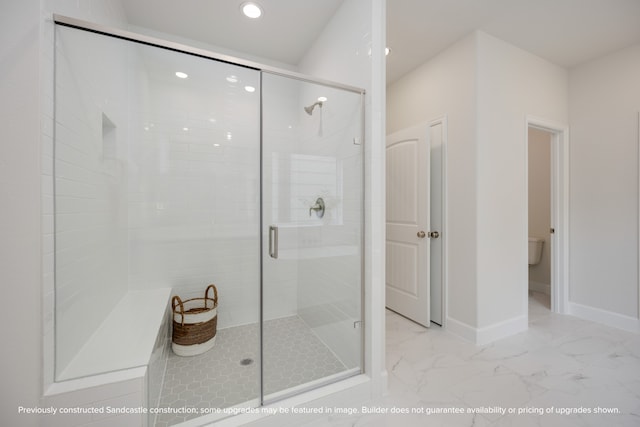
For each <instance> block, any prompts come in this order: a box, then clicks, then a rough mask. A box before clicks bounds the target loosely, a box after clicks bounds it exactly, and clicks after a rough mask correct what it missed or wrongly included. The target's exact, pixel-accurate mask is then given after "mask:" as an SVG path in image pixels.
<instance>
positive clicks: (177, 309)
mask: <svg viewBox="0 0 640 427" xmlns="http://www.w3.org/2000/svg"><path fill="white" fill-rule="evenodd" d="M211 289H213V298H210V297H209V291H210V290H211ZM217 308H218V289H216V286H215V285H209V286H207V289H206V290H205V291H204V298H190V299H188V300H184V301H182V300H181V299H180V297H179V296H177V295H176V296H174V297H173V298H172V299H171V310H172V312H173V337H172V343H171V348H172V349H173V352H174V353H175V354H177V355H178V356H195V355H197V354H202V353H204V352H205V351H208V350H210V349H211V348H212V347H213V345H214V344H215V340H216V328H217V325H218V310H217Z"/></svg>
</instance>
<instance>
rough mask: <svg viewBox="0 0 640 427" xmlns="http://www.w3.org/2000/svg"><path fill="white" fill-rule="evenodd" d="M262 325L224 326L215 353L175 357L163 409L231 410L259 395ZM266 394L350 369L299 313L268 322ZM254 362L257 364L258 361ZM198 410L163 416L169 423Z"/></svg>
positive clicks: (161, 426)
mask: <svg viewBox="0 0 640 427" xmlns="http://www.w3.org/2000/svg"><path fill="white" fill-rule="evenodd" d="M258 334H259V327H258V324H251V325H244V326H236V327H233V328H227V329H221V330H219V331H218V333H217V337H216V344H215V346H214V347H213V349H211V350H210V351H208V352H206V353H204V354H201V355H198V356H193V357H179V356H176V355H175V354H171V355H170V356H169V360H168V362H167V368H166V373H165V379H164V384H163V387H162V393H161V396H160V406H161V407H188V408H227V407H230V406H233V405H237V404H239V403H243V402H246V401H249V400H252V399H256V398H258V397H259V392H260V386H259V383H258V381H259V377H258V376H259V369H260V367H259V365H260V364H259V360H260V359H259V353H258V351H259V349H258V338H259V336H258ZM264 342H265V344H264V345H265V346H264V358H265V360H264V392H265V395H268V394H270V393H275V392H278V391H281V390H285V389H287V388H290V387H294V386H297V385H300V384H303V383H306V382H309V381H313V380H316V379H320V378H324V377H327V376H329V375H333V374H337V373H339V372H342V371H344V370H346V369H347V367H346V366H345V365H344V364H343V363H342V362H340V361H339V360H338V359H337V358H336V357H335V355H334V354H333V353H332V352H331V350H329V348H327V347H326V346H325V345H324V344H323V343H322V341H320V340H319V339H318V338H317V336H316V335H315V334H314V333H313V332H312V331H311V329H309V327H308V326H307V325H306V324H305V323H304V321H303V320H302V319H301V318H300V317H298V316H291V317H285V318H281V319H275V320H269V321H266V322H265V324H264ZM252 361H253V363H252ZM198 416H199V415H198V414H185V415H182V414H180V415H176V414H166V415H158V418H157V420H156V423H155V426H156V427H166V426H170V425H173V424H177V423H180V422H183V421H186V420H189V419H192V418H197V417H198Z"/></svg>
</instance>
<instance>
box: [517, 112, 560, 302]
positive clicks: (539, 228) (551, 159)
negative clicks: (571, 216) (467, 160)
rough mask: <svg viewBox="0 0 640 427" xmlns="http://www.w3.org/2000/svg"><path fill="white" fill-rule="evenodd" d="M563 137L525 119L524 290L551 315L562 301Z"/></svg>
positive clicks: (556, 127) (549, 125)
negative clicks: (525, 245)
mask: <svg viewBox="0 0 640 427" xmlns="http://www.w3.org/2000/svg"><path fill="white" fill-rule="evenodd" d="M568 136H569V135H568V127H567V126H565V125H560V124H557V123H553V122H550V121H547V120H544V119H540V118H534V117H527V137H526V140H527V144H526V145H527V147H526V149H527V161H526V162H527V195H528V220H527V227H528V230H527V233H528V234H527V235H528V236H529V239H528V242H527V243H528V254H529V255H530V257H529V266H528V268H529V277H528V291H532V292H534V293H536V297H537V299H538V300H541V301H542V302H543V304H545V305H546V306H547V307H548V308H549V309H550V310H551V311H552V312H555V313H566V310H567V301H568V230H569V220H568V194H569V191H568V183H569V178H568V171H569V167H568V161H569V156H568V150H569V146H568V145H569V139H568ZM525 295H527V299H528V295H529V292H526V293H525Z"/></svg>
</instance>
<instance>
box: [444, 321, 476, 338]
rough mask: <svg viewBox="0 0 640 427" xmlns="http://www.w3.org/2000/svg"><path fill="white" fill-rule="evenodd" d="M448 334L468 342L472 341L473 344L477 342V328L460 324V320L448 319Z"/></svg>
mask: <svg viewBox="0 0 640 427" xmlns="http://www.w3.org/2000/svg"><path fill="white" fill-rule="evenodd" d="M446 325H447V326H446V328H445V329H446V330H447V332H450V333H452V334H453V335H457V336H459V337H460V338H462V339H465V340H467V341H471V342H472V343H475V342H476V328H474V327H473V326H471V325H467V324H466V323H464V322H460V321H459V320H456V319H452V318H451V317H447V323H446Z"/></svg>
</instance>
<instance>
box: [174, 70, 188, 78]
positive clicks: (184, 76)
mask: <svg viewBox="0 0 640 427" xmlns="http://www.w3.org/2000/svg"><path fill="white" fill-rule="evenodd" d="M176 77H179V78H181V79H186V78H187V77H189V75H188V74H187V73H183V72H182V71H176Z"/></svg>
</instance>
